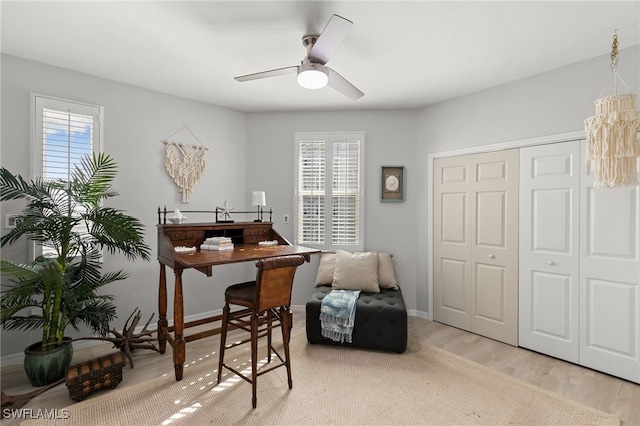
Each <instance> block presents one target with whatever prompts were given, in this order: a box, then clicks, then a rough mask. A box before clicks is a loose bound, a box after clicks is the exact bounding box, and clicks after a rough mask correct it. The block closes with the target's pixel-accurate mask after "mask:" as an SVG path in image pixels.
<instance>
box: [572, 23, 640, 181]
mask: <svg viewBox="0 0 640 426" xmlns="http://www.w3.org/2000/svg"><path fill="white" fill-rule="evenodd" d="M617 60H618V35H617V34H614V36H613V43H612V45H611V71H612V74H611V77H610V78H609V82H610V81H611V79H612V78H613V80H614V87H615V94H614V95H613V96H607V97H600V98H599V99H598V100H596V101H595V107H596V114H595V115H594V116H593V117H589V118H587V119H586V120H585V122H584V126H585V131H586V138H587V158H586V160H587V162H589V163H591V166H592V168H593V178H594V186H595V187H596V188H611V187H615V186H627V185H637V183H638V178H637V176H638V172H637V163H638V157H640V111H638V109H637V107H636V96H635V95H634V94H632V93H625V94H618V84H617V81H618V79H619V80H620V81H621V82H622V84H623V85H624V87H625V88H626V90H627V91H629V88H628V87H627V85H626V84H625V83H624V81H623V80H622V78H621V77H620V76H619V75H618V72H617V70H616V68H617ZM609 82H607V85H608V84H609ZM605 88H606V86H605ZM603 91H604V89H603ZM600 96H602V93H600Z"/></svg>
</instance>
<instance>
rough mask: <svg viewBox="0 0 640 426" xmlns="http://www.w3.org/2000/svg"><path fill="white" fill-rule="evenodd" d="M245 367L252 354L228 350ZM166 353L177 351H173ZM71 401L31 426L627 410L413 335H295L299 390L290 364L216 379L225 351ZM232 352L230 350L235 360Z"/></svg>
mask: <svg viewBox="0 0 640 426" xmlns="http://www.w3.org/2000/svg"><path fill="white" fill-rule="evenodd" d="M227 354H228V355H232V356H235V357H237V364H238V365H243V366H242V367H241V368H245V367H246V365H247V362H248V361H249V360H248V353H247V352H246V350H243V349H236V352H235V353H233V352H231V351H230V352H228V353H227ZM166 356H170V355H169V354H167V355H166ZM201 359H202V360H200V361H197V362H195V363H193V364H191V365H189V366H188V367H187V368H185V370H184V378H183V380H182V381H180V382H176V381H175V380H174V378H173V372H172V371H171V372H168V373H169V374H168V375H167V376H165V377H161V378H157V379H154V380H151V381H148V382H145V383H141V384H139V385H135V386H133V387H129V388H125V389H122V390H117V389H116V390H114V391H110V392H108V393H105V394H102V395H100V396H96V397H95V398H92V399H89V400H86V401H84V402H81V403H76V404H73V405H71V406H69V407H68V409H69V418H68V419H65V420H58V421H29V422H23V423H21V425H22V424H25V425H64V426H72V425H82V426H85V425H92V426H95V425H105V426H114V425H127V426H130V425H172V426H173V425H176V426H178V425H189V426H194V425H227V424H229V425H231V424H242V425H248V424H260V425H376V424H378V425H380V424H386V425H464V424H484V425H498V424H519V425H532V424H540V425H542V424H544V425H550V424H553V425H558V424H562V425H570V424H577V425H600V424H606V425H614V424H615V425H618V424H619V423H620V420H619V418H618V417H616V416H614V415H610V414H606V413H603V412H600V411H597V410H595V409H592V408H590V407H586V406H584V405H580V404H578V403H575V402H573V401H570V400H568V399H566V398H563V397H561V396H558V395H556V394H553V393H551V392H548V391H545V390H542V389H540V388H538V387H535V386H532V385H529V384H527V383H524V382H522V381H520V380H517V379H513V378H511V377H508V376H506V375H504V374H502V373H499V372H495V371H493V370H491V369H489V368H487V367H484V366H481V365H479V364H476V363H474V362H471V361H468V360H466V359H464V358H461V357H458V356H456V355H453V354H450V353H448V352H445V351H443V350H441V349H438V348H435V347H429V346H422V345H420V344H419V343H417V342H414V341H410V343H409V347H408V349H407V351H406V352H405V353H404V354H395V353H380V352H375V351H364V350H357V349H350V348H341V347H333V346H322V345H310V344H308V343H307V342H306V337H305V335H304V334H303V333H302V334H297V335H295V336H294V337H293V340H292V360H293V389H292V390H289V389H288V387H287V379H286V370H285V369H284V367H282V368H279V369H277V370H274V371H273V372H270V373H268V374H265V375H263V376H261V377H259V379H258V408H256V409H255V410H254V409H252V408H251V385H250V384H249V383H247V382H245V381H243V380H240V379H239V378H238V377H237V376H235V375H233V374H231V373H229V374H227V375H226V376H223V383H221V384H220V385H219V386H217V387H214V384H215V379H216V368H217V356H216V355H215V354H208V355H203V357H202V358H201ZM229 359H231V358H227V360H229Z"/></svg>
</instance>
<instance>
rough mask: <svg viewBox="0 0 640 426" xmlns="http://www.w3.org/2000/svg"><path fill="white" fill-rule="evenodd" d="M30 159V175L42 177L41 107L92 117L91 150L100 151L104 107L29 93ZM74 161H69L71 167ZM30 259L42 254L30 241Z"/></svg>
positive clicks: (38, 247)
mask: <svg viewBox="0 0 640 426" xmlns="http://www.w3.org/2000/svg"><path fill="white" fill-rule="evenodd" d="M30 107H31V126H30V128H31V137H30V139H31V146H30V148H31V156H30V158H31V161H30V175H31V178H32V179H36V178H38V177H42V175H43V167H44V166H43V154H44V143H43V141H44V135H43V125H42V121H43V109H44V108H48V109H54V110H58V111H70V112H72V113H76V114H83V115H87V116H92V117H93V129H92V131H93V141H92V144H93V146H92V148H93V152H95V153H100V152H102V148H103V145H102V139H103V117H104V107H102V106H99V105H93V104H89V103H86V102H78V101H72V100H67V99H61V98H56V97H52V96H47V95H41V94H37V93H31V103H30ZM75 164H76V163H70V168H71V169H73V167H75ZM29 252H30V256H31V258H32V259H34V258H35V257H37V256H39V255H41V254H42V247H41V246H39V245H36V244H35V243H31V244H30V247H29Z"/></svg>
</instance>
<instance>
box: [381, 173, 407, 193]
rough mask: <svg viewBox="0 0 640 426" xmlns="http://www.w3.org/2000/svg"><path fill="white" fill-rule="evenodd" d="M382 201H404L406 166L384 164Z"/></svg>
mask: <svg viewBox="0 0 640 426" xmlns="http://www.w3.org/2000/svg"><path fill="white" fill-rule="evenodd" d="M380 201H404V166H382V169H381V172H380Z"/></svg>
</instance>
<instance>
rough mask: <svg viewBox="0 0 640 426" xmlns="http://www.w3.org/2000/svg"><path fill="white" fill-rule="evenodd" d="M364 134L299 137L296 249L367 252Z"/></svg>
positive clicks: (306, 135)
mask: <svg viewBox="0 0 640 426" xmlns="http://www.w3.org/2000/svg"><path fill="white" fill-rule="evenodd" d="M363 149H364V134H362V133H341V134H338V133H327V134H305V133H298V134H296V153H297V155H296V159H297V164H296V204H297V209H296V221H295V223H296V227H297V231H296V243H298V244H306V245H313V246H316V247H320V248H324V249H329V250H334V249H337V248H343V249H345V250H356V249H362V248H363V246H364V242H363V239H362V232H361V228H362V227H363V221H362V217H363V216H362V209H361V204H362V192H363V188H362V176H363V167H362V157H363Z"/></svg>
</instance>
